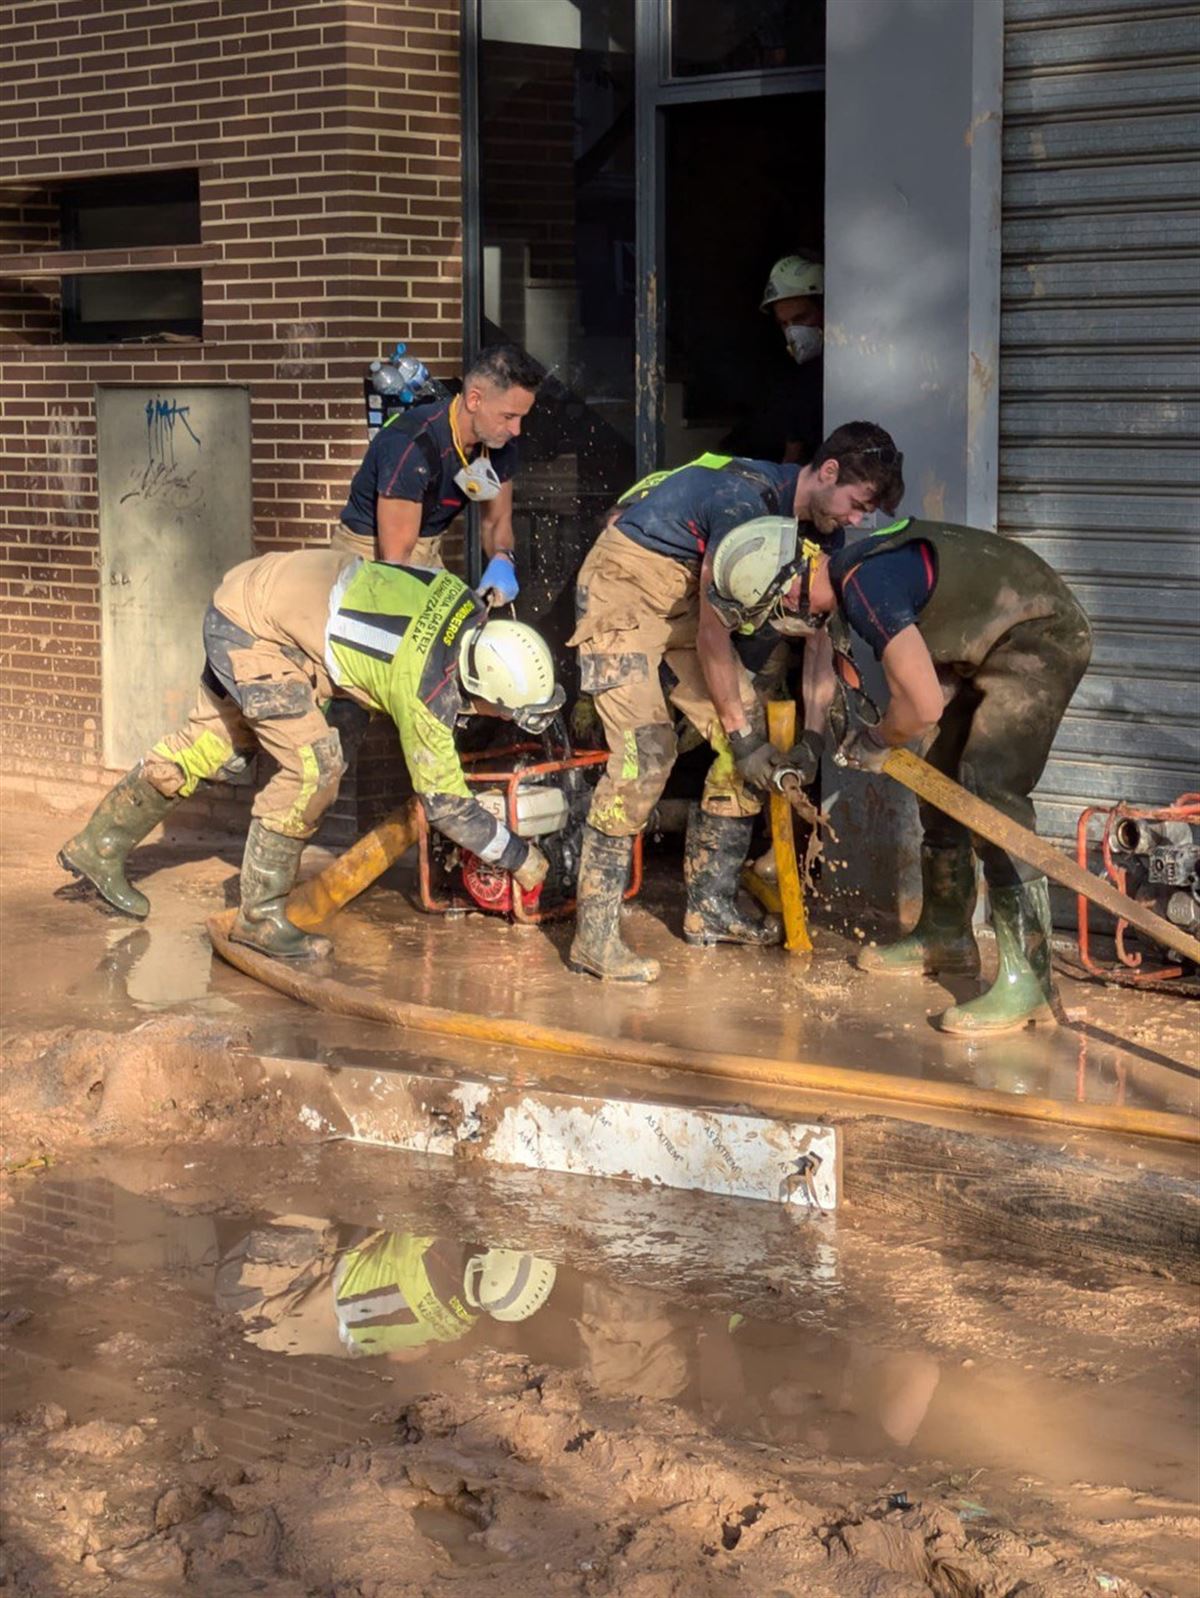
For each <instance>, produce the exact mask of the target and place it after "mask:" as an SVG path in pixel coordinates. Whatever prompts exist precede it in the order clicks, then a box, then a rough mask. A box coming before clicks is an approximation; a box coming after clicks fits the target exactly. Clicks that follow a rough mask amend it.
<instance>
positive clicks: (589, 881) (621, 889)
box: [567, 826, 658, 982]
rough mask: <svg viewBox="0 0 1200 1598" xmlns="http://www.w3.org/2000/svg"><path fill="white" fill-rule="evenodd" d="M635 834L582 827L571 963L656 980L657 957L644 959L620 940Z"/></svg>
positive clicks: (626, 978)
mask: <svg viewBox="0 0 1200 1598" xmlns="http://www.w3.org/2000/svg"><path fill="white" fill-rule="evenodd" d="M632 855H633V839H632V838H610V837H609V835H608V833H606V832H597V830H596V828H595V827H592V826H586V827H584V829H583V850H582V853H581V855H580V859H579V884H578V886H577V888H576V890H575V895H576V897H575V937H574V940H573V942H572V944H571V952H570V954H569V955H568V956H567V964H568V965H569V966H570V968H571V970H572V971H582V972H584V973H586V974H587V975H588V976H592V977H599V978H600V980H601V981H602V982H654V981H655V980H656V979H657V977H658V961H657V960H643V959H642V957H641V955H638V954H635V953H634V952H633V950H632V949H630V948H628V947H626V945H625V944H624V943H623V942H622V941H621V902H622V900H623V899H624V897H625V888H626V885H627V884H628V882H629V865H630V860H631V858H632Z"/></svg>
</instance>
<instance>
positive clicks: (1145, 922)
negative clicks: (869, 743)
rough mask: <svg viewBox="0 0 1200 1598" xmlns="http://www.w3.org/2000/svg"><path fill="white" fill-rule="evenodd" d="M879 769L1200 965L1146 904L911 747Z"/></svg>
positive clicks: (1184, 939)
mask: <svg viewBox="0 0 1200 1598" xmlns="http://www.w3.org/2000/svg"><path fill="white" fill-rule="evenodd" d="M883 769H884V771H886V772H887V774H888V776H889V777H893V778H894V779H895V780H896V781H897V782H899V783H903V785H904V786H905V787H906V788H910V789H911V790H912V792H913V793H915V794H916V795H917V796H918V797H919V798H921V799H924V800H926V801H927V802H928V803H929V804H931V805H936V806H937V808H938V809H939V810H941V811H944V812H945V814H946V815H948V816H953V817H954V819H955V821H961V822H962V824H963V825H964V826H965V827H969V828H970V829H971V831H972V832H975V833H978V834H979V836H980V837H981V838H986V839H987V840H988V842H989V843H995V844H999V846H1000V847H1001V848H1002V849H1007V850H1008V852H1009V854H1015V855H1016V857H1017V858H1018V860H1024V861H1025V862H1026V863H1027V864H1028V865H1031V866H1034V867H1035V868H1036V869H1037V870H1038V871H1041V872H1043V873H1044V874H1045V875H1046V876H1047V877H1050V878H1052V879H1053V880H1054V881H1055V882H1058V883H1061V884H1062V886H1063V887H1064V888H1070V889H1071V891H1072V892H1073V893H1081V894H1082V895H1083V897H1084V898H1085V899H1090V900H1091V902H1092V903H1093V904H1098V905H1099V906H1100V908H1101V909H1102V910H1107V911H1108V913H1109V915H1113V916H1118V917H1122V918H1123V919H1124V920H1126V921H1128V922H1129V924H1130V926H1134V927H1136V928H1137V929H1138V931H1139V932H1144V933H1145V934H1146V936H1147V937H1148V938H1153V939H1154V941H1155V943H1161V944H1162V945H1164V947H1165V948H1168V949H1172V950H1174V952H1175V953H1176V954H1181V955H1183V956H1184V958H1185V959H1188V960H1193V961H1195V962H1196V963H1197V964H1198V965H1200V942H1197V941H1196V939H1195V938H1193V937H1191V936H1190V935H1189V934H1188V933H1186V932H1184V931H1183V930H1182V928H1180V927H1176V926H1172V924H1171V923H1170V922H1169V921H1167V920H1165V919H1164V918H1163V917H1162V916H1159V915H1155V913H1154V911H1153V910H1148V909H1147V908H1146V906H1145V905H1144V904H1138V903H1137V901H1136V900H1134V899H1130V898H1128V897H1127V896H1126V895H1125V894H1123V893H1120V892H1119V891H1118V890H1117V889H1116V888H1114V887H1113V885H1112V883H1111V882H1107V881H1106V880H1105V879H1104V878H1103V877H1097V876H1093V874H1092V873H1091V872H1090V871H1085V870H1084V869H1083V867H1082V866H1081V865H1079V863H1078V862H1077V861H1075V860H1072V859H1071V858H1070V856H1069V855H1065V854H1063V852H1062V850H1061V849H1056V848H1055V847H1054V845H1053V844H1052V843H1047V842H1046V840H1045V838H1039V837H1038V835H1037V833H1036V832H1030V830H1029V828H1028V827H1022V826H1021V825H1020V823H1019V822H1016V821H1013V820H1012V819H1011V818H1010V817H1008V816H1005V815H1002V814H1001V813H1000V811H999V810H996V809H994V808H993V806H991V805H989V804H985V803H984V801H983V800H982V799H980V798H979V797H978V796H977V795H976V794H973V793H970V792H968V790H967V789H966V788H964V787H962V786H961V785H960V784H959V783H957V782H955V781H954V779H953V778H952V777H947V776H946V775H945V773H944V772H941V771H938V770H936V768H935V767H933V766H931V765H930V764H929V762H928V761H927V760H922V759H921V757H920V755H915V754H913V752H912V750H911V749H893V750H892V752H891V753H890V754H889V755H888V757H887V759H886V760H885V761H884V762H883Z"/></svg>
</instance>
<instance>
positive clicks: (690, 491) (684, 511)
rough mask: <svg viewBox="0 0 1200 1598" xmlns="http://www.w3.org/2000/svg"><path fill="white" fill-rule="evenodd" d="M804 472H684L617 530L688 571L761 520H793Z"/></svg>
mask: <svg viewBox="0 0 1200 1598" xmlns="http://www.w3.org/2000/svg"><path fill="white" fill-rule="evenodd" d="M799 476H800V467H799V466H780V465H779V464H778V463H777V462H775V461H749V460H747V461H743V460H738V461H737V462H735V463H734V465H733V466H732V468H731V467H720V468H716V469H714V468H713V467H710V466H681V467H680V468H679V470H678V471H674V472H671V473H670V475H669V476H667V477H665V478H664V479H663V480H662V482H661V483H659V484H658V485H657V486H656V487H655V488H652V489H651V490H650V492H649V493H648V494H647V495H646V496H645V498H644V499H639V500H637V501H636V502H635V503H634V504H632V505H628V506H626V507H625V508H624V509H623V510H622V511H621V514H620V515H619V516H618V517H617V521H616V525H617V526H618V527H619V528H620V530H621V531H622V532H623V533H624V534H625V535H626V537H627V538H632V539H633V541H634V543H635V544H640V545H641V546H642V548H643V549H649V550H653V552H654V553H655V554H656V555H668V556H670V558H671V559H672V560H678V561H682V562H684V563H685V564H687V565H689V566H690V565H692V564H695V563H699V562H700V561H702V560H703V559H704V553H705V551H706V550H707V549H708V547H709V546H710V544H715V542H716V541H717V540H719V539H721V538H723V537H724V535H725V534H726V533H728V532H731V531H732V529H733V528H735V527H740V526H741V524H742V523H743V522H748V521H750V520H752V519H753V518H754V517H756V516H790V515H791V514H792V506H793V504H794V503H795V498H796V483H797V480H798V479H799Z"/></svg>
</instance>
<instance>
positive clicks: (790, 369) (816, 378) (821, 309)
mask: <svg viewBox="0 0 1200 1598" xmlns="http://www.w3.org/2000/svg"><path fill="white" fill-rule="evenodd" d="M759 310H760V311H762V313H763V315H764V316H769V317H771V318H772V320H773V321H774V323H775V326H776V327H777V328H778V329H779V331H780V333H781V334H782V335H783V344H784V348H785V350H786V353H787V358H788V359H787V365H786V367H785V366H784V364H783V361H782V359H781V360H780V370H781V376H780V378H779V380H778V381H777V382H776V383H775V384H774V385H773V386H772V387H771V388H770V389H769V390H768V394H767V399H766V402H765V404H764V405H763V406H762V407H761V409H759V410H758V411H756V412H755V414H754V415H753V416H749V417H747V418H746V419H745V421H742V422H739V423H738V425H737V426H736V427H734V428H733V429H732V431H731V432H730V433H729V434H728V435H727V436H726V437H725V438H723V439H722V440H721V448H722V449H727V450H728V451H729V452H730V454H732V455H748V456H752V457H754V458H755V459H759V460H771V461H784V462H787V463H788V464H797V465H801V466H803V465H804V464H805V463H806V462H808V461H810V460H811V459H812V457H813V455H814V454H815V453H816V450H817V446H818V445H819V444H820V442H821V438H822V436H823V434H822V427H821V413H822V408H823V404H824V389H825V362H824V360H823V352H824V347H825V333H824V328H825V268H824V267H823V266H822V265H821V262H820V261H818V260H816V259H815V258H814V257H813V256H811V255H785V256H783V257H782V258H781V259H780V260H778V261H776V262H775V265H774V266H773V267H772V268H771V275H770V276H769V277H768V279H767V285H766V287H765V288H764V289H763V297H762V303H761V305H760V306H759Z"/></svg>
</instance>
